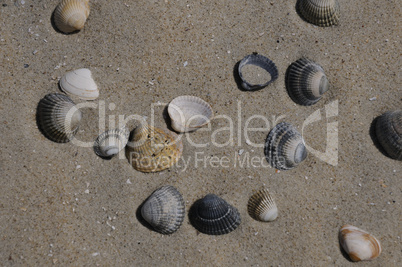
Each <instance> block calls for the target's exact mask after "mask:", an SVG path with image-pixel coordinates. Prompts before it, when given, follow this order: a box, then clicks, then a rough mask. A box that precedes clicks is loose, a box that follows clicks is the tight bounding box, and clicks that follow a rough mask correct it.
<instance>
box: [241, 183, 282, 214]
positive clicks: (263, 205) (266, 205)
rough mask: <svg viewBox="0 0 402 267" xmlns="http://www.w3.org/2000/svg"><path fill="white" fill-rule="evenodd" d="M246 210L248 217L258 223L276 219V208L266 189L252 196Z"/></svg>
mask: <svg viewBox="0 0 402 267" xmlns="http://www.w3.org/2000/svg"><path fill="white" fill-rule="evenodd" d="M247 208H248V213H249V214H250V216H251V217H253V218H254V219H256V220H258V221H262V222H271V221H273V220H275V219H276V218H277V217H278V208H277V206H276V203H275V201H274V199H273V198H272V196H271V195H270V193H269V191H268V190H267V189H263V190H260V191H258V192H257V193H255V194H254V195H252V196H251V198H250V199H249V201H248V206H247Z"/></svg>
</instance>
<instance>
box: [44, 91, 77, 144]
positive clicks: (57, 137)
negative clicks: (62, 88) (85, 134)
mask: <svg viewBox="0 0 402 267" xmlns="http://www.w3.org/2000/svg"><path fill="white" fill-rule="evenodd" d="M36 116H37V121H38V127H39V129H40V130H41V131H42V133H43V134H44V135H45V136H46V137H47V138H48V139H50V140H52V141H54V142H57V143H66V142H69V141H70V140H71V139H72V138H73V137H74V135H75V134H76V133H77V131H78V127H79V124H80V122H81V118H82V113H81V111H80V110H79V109H77V108H76V106H75V103H74V102H73V100H71V98H69V97H68V96H66V95H63V94H59V93H53V94H48V95H46V96H45V97H44V98H43V99H41V100H40V102H39V104H38V108H37V113H36Z"/></svg>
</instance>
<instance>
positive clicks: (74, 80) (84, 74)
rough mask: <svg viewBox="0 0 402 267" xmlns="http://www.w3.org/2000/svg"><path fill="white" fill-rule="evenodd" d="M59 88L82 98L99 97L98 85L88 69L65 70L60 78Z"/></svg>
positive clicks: (92, 98)
mask: <svg viewBox="0 0 402 267" xmlns="http://www.w3.org/2000/svg"><path fill="white" fill-rule="evenodd" d="M60 88H61V90H63V91H64V92H66V93H68V94H71V95H74V96H77V97H79V98H81V99H84V100H94V99H96V98H98V97H99V90H98V86H97V85H96V83H95V81H94V80H93V79H92V73H91V71H90V70H89V69H77V70H73V71H70V72H67V73H66V74H64V76H63V77H62V78H61V79H60Z"/></svg>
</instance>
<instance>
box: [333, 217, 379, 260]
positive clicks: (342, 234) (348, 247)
mask: <svg viewBox="0 0 402 267" xmlns="http://www.w3.org/2000/svg"><path fill="white" fill-rule="evenodd" d="M339 242H340V243H341V246H342V248H343V250H344V251H345V252H346V253H347V254H348V255H349V257H350V259H351V260H352V261H364V260H372V259H375V258H377V257H378V256H379V255H380V254H381V251H382V248H381V244H380V241H378V240H377V238H375V237H374V236H373V235H371V234H369V233H367V232H366V231H363V230H362V229H359V228H357V227H355V226H352V225H349V224H346V225H344V226H342V228H341V229H340V231H339Z"/></svg>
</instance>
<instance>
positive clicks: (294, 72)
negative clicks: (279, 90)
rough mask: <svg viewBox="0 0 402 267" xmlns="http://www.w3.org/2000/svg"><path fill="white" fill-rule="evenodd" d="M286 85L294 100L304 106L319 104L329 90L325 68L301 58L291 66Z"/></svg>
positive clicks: (287, 72) (287, 73)
mask: <svg viewBox="0 0 402 267" xmlns="http://www.w3.org/2000/svg"><path fill="white" fill-rule="evenodd" d="M285 83H286V89H287V91H288V93H289V96H290V97H291V98H292V100H293V101H294V102H296V103H297V104H300V105H303V106H310V105H313V104H315V103H317V101H318V100H320V99H321V96H322V95H323V94H324V93H325V92H326V91H327V90H328V89H329V83H328V79H327V77H326V76H325V73H324V70H323V68H322V67H321V66H320V65H318V64H317V63H315V62H314V61H311V60H309V59H306V58H301V59H299V60H297V61H295V62H293V63H292V64H291V65H290V66H289V68H288V70H287V71H286V78H285Z"/></svg>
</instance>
